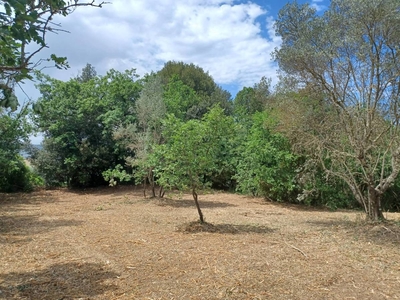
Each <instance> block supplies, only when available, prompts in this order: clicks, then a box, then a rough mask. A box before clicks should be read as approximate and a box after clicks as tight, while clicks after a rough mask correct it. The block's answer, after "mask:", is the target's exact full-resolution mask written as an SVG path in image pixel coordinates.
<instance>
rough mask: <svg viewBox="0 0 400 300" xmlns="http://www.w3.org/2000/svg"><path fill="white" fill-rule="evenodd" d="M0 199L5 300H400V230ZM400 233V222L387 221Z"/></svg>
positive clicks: (114, 194) (130, 200)
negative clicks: (200, 217)
mask: <svg viewBox="0 0 400 300" xmlns="http://www.w3.org/2000/svg"><path fill="white" fill-rule="evenodd" d="M167 196H169V198H167V199H163V200H158V199H144V198H143V196H142V193H141V191H140V190H135V189H134V188H129V187H124V188H118V189H112V188H107V189H95V190H87V191H85V192H73V191H67V190H55V191H40V192H35V193H32V194H26V195H23V194H15V195H4V194H0V259H1V263H0V299H51V300H53V299H81V300H83V299H199V300H200V299H400V227H399V226H398V225H396V224H395V222H389V223H384V224H366V223H365V222H363V218H364V217H363V214H362V213H360V212H353V211H339V212H330V211H325V210H317V209H311V208H310V209H308V208H304V207H299V206H293V205H281V204H274V203H267V202H265V201H263V200H262V199H257V198H250V197H244V196H239V195H233V194H226V193H215V194H206V195H200V196H199V201H200V205H201V206H202V208H203V213H204V215H205V218H206V221H207V222H210V223H212V224H213V225H207V226H203V227H201V226H198V224H194V223H191V224H190V222H192V221H195V220H197V218H198V216H197V211H196V209H195V206H194V202H193V200H192V199H191V197H190V196H189V195H183V196H182V197H181V198H180V197H178V196H176V195H175V196H171V195H168V194H167ZM386 216H387V218H388V219H391V220H393V221H396V222H397V224H399V222H400V214H394V213H389V214H386Z"/></svg>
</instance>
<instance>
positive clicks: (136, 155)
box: [114, 75, 166, 197]
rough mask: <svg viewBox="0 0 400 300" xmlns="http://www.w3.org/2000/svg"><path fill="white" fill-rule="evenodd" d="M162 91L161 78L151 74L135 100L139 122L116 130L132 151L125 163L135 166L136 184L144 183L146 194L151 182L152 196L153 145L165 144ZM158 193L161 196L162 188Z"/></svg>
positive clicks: (155, 163) (155, 160)
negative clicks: (147, 186) (163, 136)
mask: <svg viewBox="0 0 400 300" xmlns="http://www.w3.org/2000/svg"><path fill="white" fill-rule="evenodd" d="M163 94H164V89H163V86H162V84H161V78H160V77H159V76H157V75H151V76H149V77H148V78H147V79H146V80H145V83H144V84H143V89H142V91H141V93H140V97H139V99H138V100H137V101H136V105H135V112H136V115H137V122H136V123H134V124H128V125H126V126H124V127H120V128H118V129H117V130H115V132H114V139H115V140H117V141H119V142H120V143H121V144H123V145H124V147H126V148H128V149H130V150H132V152H133V155H132V156H128V157H127V158H126V162H127V164H128V165H130V166H131V167H133V168H134V170H133V173H134V174H133V176H134V178H135V184H140V183H143V192H144V195H145V196H146V183H147V182H149V184H150V187H151V192H152V197H155V196H156V192H155V189H156V186H155V175H154V169H155V167H156V166H157V159H156V157H155V156H154V148H155V147H156V146H157V145H160V144H161V143H162V119H164V117H165V114H166V106H165V103H164V99H163ZM159 195H160V196H162V190H160V193H159Z"/></svg>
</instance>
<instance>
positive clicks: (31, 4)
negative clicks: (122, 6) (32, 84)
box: [0, 0, 104, 110]
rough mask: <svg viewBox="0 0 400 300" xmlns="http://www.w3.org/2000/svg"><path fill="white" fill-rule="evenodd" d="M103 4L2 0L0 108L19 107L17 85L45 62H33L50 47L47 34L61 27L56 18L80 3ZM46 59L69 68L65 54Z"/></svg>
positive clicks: (100, 4) (50, 0)
mask: <svg viewBox="0 0 400 300" xmlns="http://www.w3.org/2000/svg"><path fill="white" fill-rule="evenodd" d="M102 4H104V2H101V3H99V4H96V3H95V2H94V1H90V2H79V1H63V0H39V1H33V0H7V1H0V5H1V7H2V8H3V9H4V10H1V11H0V49H1V50H0V91H1V94H0V107H5V108H8V107H10V108H11V109H12V110H16V108H17V106H18V100H17V98H16V97H15V95H14V87H15V84H17V83H18V82H21V81H23V80H25V79H32V71H33V70H34V69H35V68H36V67H37V66H38V65H39V64H40V63H41V62H42V60H37V61H34V57H35V56H36V55H37V54H38V53H39V52H40V51H42V50H43V49H44V48H45V47H47V43H46V34H47V33H49V32H57V31H60V30H61V28H60V27H59V25H58V24H55V23H54V22H53V18H54V17H55V16H56V15H62V16H67V15H69V14H70V13H72V12H73V11H74V9H75V8H76V7H78V6H95V7H101V6H102ZM28 45H29V47H30V51H29V52H28V51H27V49H26V48H27V46H28ZM32 49H33V50H32ZM47 61H48V62H50V61H51V62H52V63H54V66H55V67H57V68H59V69H62V68H68V63H67V58H66V57H59V56H57V55H55V54H52V55H51V56H50V57H49V58H48V59H47Z"/></svg>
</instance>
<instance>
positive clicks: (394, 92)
mask: <svg viewBox="0 0 400 300" xmlns="http://www.w3.org/2000/svg"><path fill="white" fill-rule="evenodd" d="M399 10H400V4H399V2H398V1H397V0H387V1H364V0H332V1H331V5H330V7H329V9H328V10H327V11H326V12H325V13H324V14H322V15H317V14H316V11H315V10H314V9H312V8H311V7H310V6H309V5H307V4H305V5H299V4H297V3H296V2H294V3H290V4H287V5H286V6H285V7H284V8H283V9H282V10H281V11H280V12H279V16H278V20H277V22H276V25H275V26H276V31H277V34H279V35H280V36H281V37H282V46H281V48H280V49H279V50H276V51H275V53H274V56H275V59H276V60H277V61H278V63H279V66H280V68H281V70H282V71H284V72H285V73H286V74H288V75H291V76H293V77H295V79H296V80H298V82H300V83H302V84H309V85H312V86H315V87H317V88H318V89H319V90H320V91H321V95H322V96H323V97H324V99H325V101H327V102H328V103H330V105H331V107H332V109H334V110H335V112H336V114H337V118H336V120H337V124H336V126H335V127H332V126H330V124H332V123H331V122H330V121H332V120H326V122H323V123H321V127H320V128H319V130H318V132H316V133H315V134H312V135H310V136H309V137H308V140H307V141H305V142H307V143H308V144H309V146H312V147H314V149H315V152H316V154H318V156H319V157H320V162H321V164H322V165H323V167H324V169H325V172H326V173H327V174H330V175H333V176H337V177H339V178H341V179H342V180H343V181H344V182H346V183H347V185H348V186H349V188H350V189H351V191H352V193H353V195H354V197H355V199H356V200H357V201H358V202H359V203H360V204H361V205H362V206H363V207H364V210H365V212H366V214H367V216H368V217H369V218H370V219H372V220H378V219H383V214H382V209H381V198H382V195H384V193H385V192H386V191H387V190H388V189H389V188H390V187H391V186H392V185H393V183H394V181H395V179H396V177H397V176H398V174H399V171H400V139H399V137H400V136H399V124H400V122H399V121H400V120H399V116H400V114H399V98H400V97H399V96H400V65H399V63H398V61H399V59H400V51H399V50H400V22H399ZM330 117H334V116H333V115H330ZM328 124H329V125H328ZM323 158H329V159H328V160H326V159H323Z"/></svg>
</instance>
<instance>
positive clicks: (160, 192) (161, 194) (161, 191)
mask: <svg viewBox="0 0 400 300" xmlns="http://www.w3.org/2000/svg"><path fill="white" fill-rule="evenodd" d="M164 195H165V191H164V188H163V187H162V186H160V190H159V191H158V196H159V197H160V198H164Z"/></svg>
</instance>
